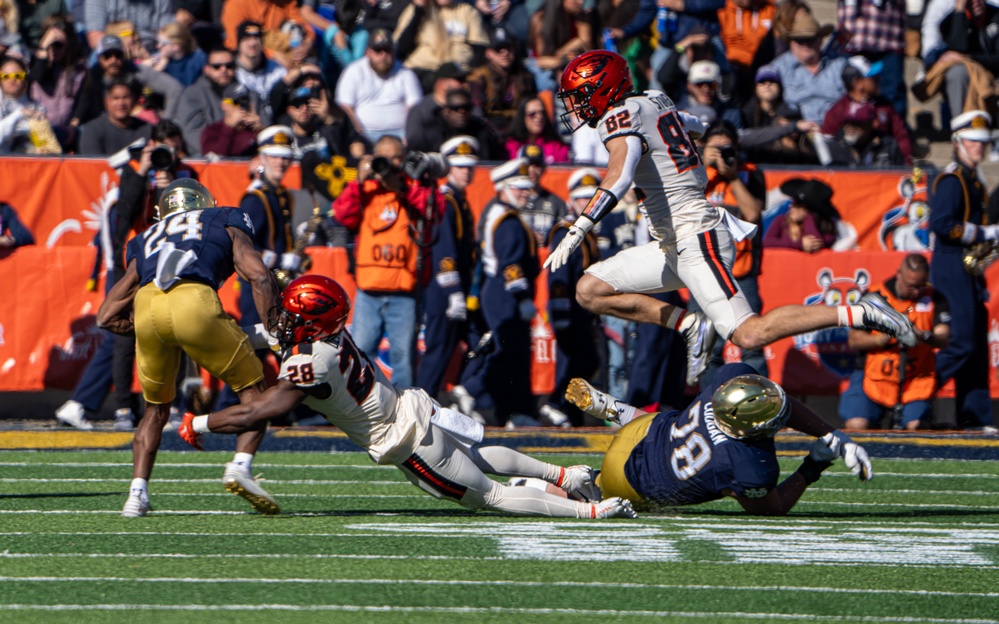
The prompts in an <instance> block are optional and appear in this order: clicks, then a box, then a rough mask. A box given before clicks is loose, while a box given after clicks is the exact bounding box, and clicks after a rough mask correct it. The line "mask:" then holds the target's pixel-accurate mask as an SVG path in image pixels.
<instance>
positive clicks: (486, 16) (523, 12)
mask: <svg viewBox="0 0 999 624" xmlns="http://www.w3.org/2000/svg"><path fill="white" fill-rule="evenodd" d="M474 4H475V8H476V9H478V10H479V13H480V14H481V15H482V22H483V24H485V26H486V30H488V31H491V32H495V31H497V30H501V31H503V32H504V33H506V35H507V36H509V37H512V38H513V39H514V40H515V41H517V42H518V44H519V45H523V44H524V42H525V41H527V31H528V28H529V26H530V20H531V7H530V6H529V5H531V4H532V3H530V2H525V1H522V0H494V1H490V0H475V3H474ZM541 4H542V3H541V2H534V3H533V5H534V8H540V5H541Z"/></svg>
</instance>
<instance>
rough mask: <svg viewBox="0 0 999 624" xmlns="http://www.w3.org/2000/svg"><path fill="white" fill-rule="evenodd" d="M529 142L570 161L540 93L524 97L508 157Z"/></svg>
mask: <svg viewBox="0 0 999 624" xmlns="http://www.w3.org/2000/svg"><path fill="white" fill-rule="evenodd" d="M528 145H534V146H537V147H539V148H541V153H542V155H543V156H544V159H545V164H546V165H555V164H562V163H567V162H569V146H568V145H566V144H565V143H563V142H562V139H561V137H559V134H558V130H556V129H555V124H553V123H552V120H551V118H549V117H548V111H547V109H545V103H544V102H542V101H541V99H540V98H536V97H533V98H530V99H527V100H524V102H523V103H522V104H521V105H520V108H519V109H518V110H517V117H516V118H514V120H513V127H512V128H511V130H510V137H509V138H508V139H507V140H506V155H507V157H508V158H511V159H513V158H516V157H517V156H519V155H520V154H521V152H522V151H523V149H524V148H525V147H527V146H528ZM567 383H568V382H567Z"/></svg>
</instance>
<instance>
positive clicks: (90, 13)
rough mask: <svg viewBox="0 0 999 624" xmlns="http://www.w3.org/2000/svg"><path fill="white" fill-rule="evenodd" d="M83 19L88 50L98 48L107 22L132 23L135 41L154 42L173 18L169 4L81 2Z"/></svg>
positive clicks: (163, 0)
mask: <svg viewBox="0 0 999 624" xmlns="http://www.w3.org/2000/svg"><path fill="white" fill-rule="evenodd" d="M84 15H86V16H87V17H86V20H87V21H86V27H87V42H88V43H89V44H90V47H91V48H98V47H100V44H101V39H102V37H103V36H104V34H105V32H104V27H105V26H107V25H108V24H109V23H111V22H122V21H129V22H132V24H133V25H134V27H135V31H134V32H135V35H136V36H137V37H140V38H141V39H143V40H145V41H155V40H156V33H157V32H158V31H159V29H160V28H163V27H164V26H166V25H167V24H169V23H170V22H172V21H173V17H174V14H173V9H172V7H171V0H84Z"/></svg>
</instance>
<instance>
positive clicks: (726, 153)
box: [719, 145, 736, 167]
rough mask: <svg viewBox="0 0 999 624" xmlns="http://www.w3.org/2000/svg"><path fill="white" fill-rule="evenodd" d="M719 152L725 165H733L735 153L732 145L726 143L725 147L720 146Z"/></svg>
mask: <svg viewBox="0 0 999 624" xmlns="http://www.w3.org/2000/svg"><path fill="white" fill-rule="evenodd" d="M719 152H721V158H722V160H724V161H725V164H726V165H728V166H729V167H732V166H734V165H735V157H736V154H735V148H734V147H732V146H731V145H726V146H725V147H723V148H721V149H720V150H719Z"/></svg>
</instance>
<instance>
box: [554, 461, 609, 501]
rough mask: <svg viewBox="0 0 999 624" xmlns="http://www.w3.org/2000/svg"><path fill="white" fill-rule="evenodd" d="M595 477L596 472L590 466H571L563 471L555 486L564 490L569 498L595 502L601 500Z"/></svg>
mask: <svg viewBox="0 0 999 624" xmlns="http://www.w3.org/2000/svg"><path fill="white" fill-rule="evenodd" d="M595 477H596V475H595V471H594V470H593V468H590V467H589V466H570V467H568V468H563V469H562V474H561V475H559V479H558V482H556V483H555V485H557V486H559V487H560V488H562V491H563V492H565V493H566V494H568V495H569V498H574V499H576V500H582V501H586V502H593V501H598V500H600V498H601V495H600V488H598V487H597V484H596V483H594V480H595Z"/></svg>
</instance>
